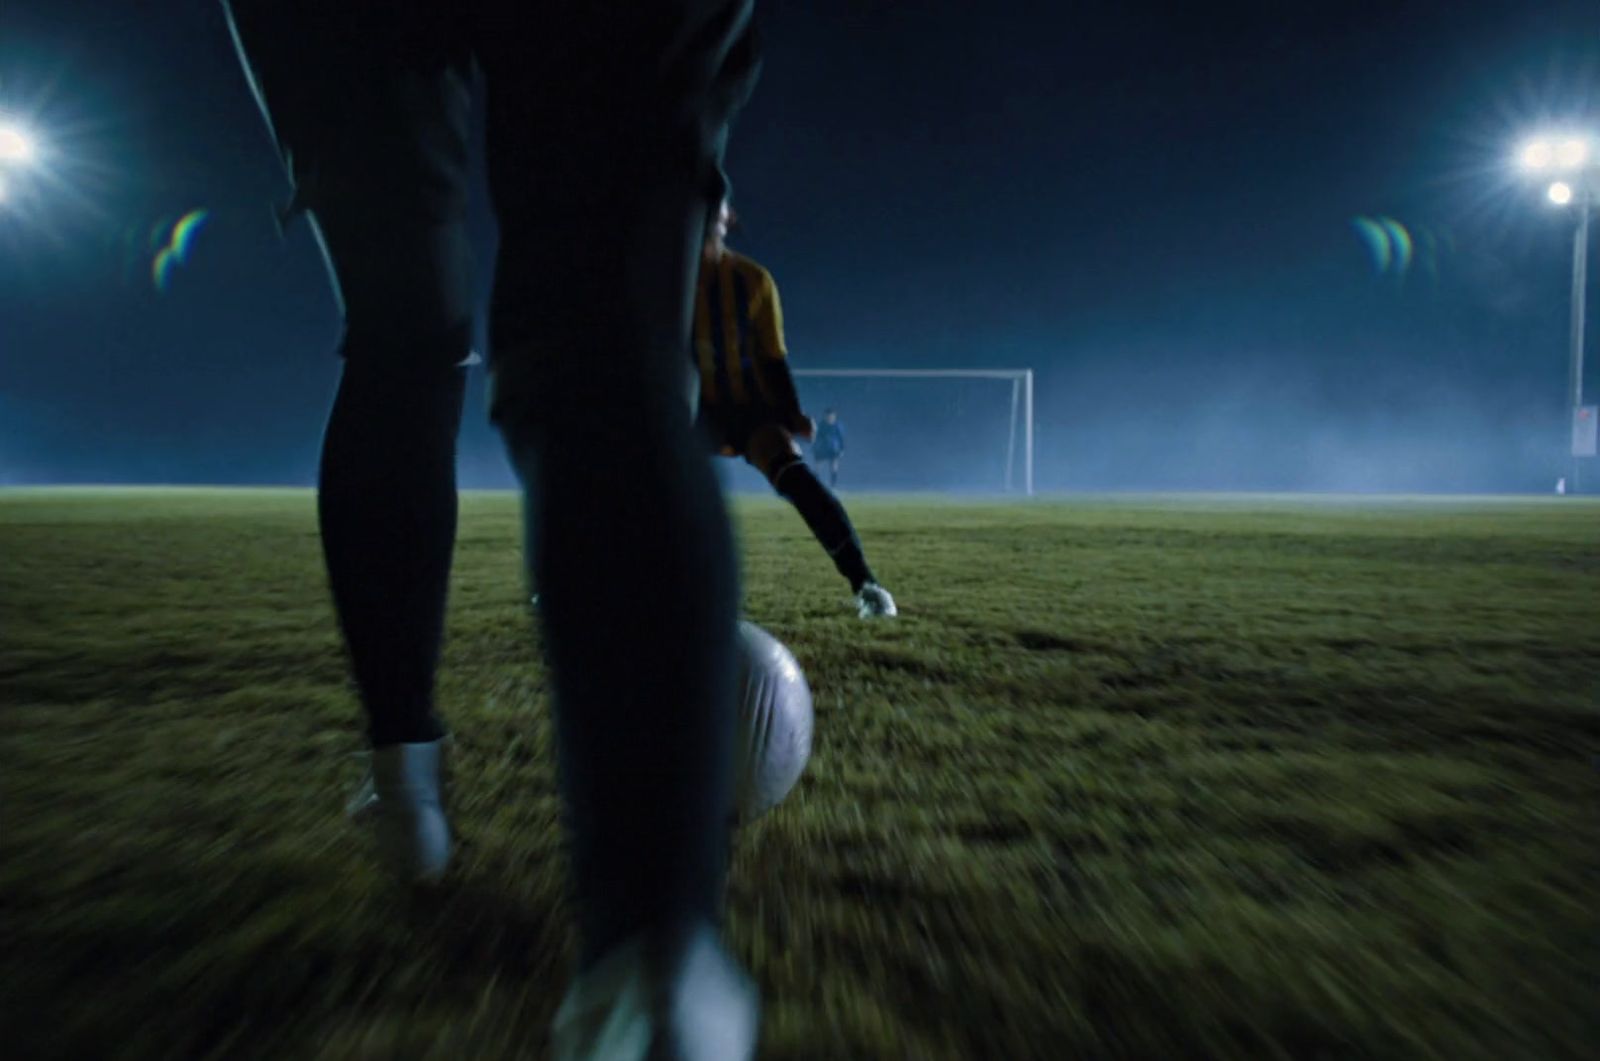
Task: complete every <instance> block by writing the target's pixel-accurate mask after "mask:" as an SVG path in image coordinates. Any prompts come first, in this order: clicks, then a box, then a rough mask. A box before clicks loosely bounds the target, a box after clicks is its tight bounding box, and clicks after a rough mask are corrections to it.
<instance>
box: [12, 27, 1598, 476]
mask: <svg viewBox="0 0 1600 1061" xmlns="http://www.w3.org/2000/svg"><path fill="white" fill-rule="evenodd" d="M130 12H133V13H130ZM156 12H159V13H156ZM762 20H763V22H764V24H765V39H766V52H767V60H766V68H765V73H764V76H763V79H762V82H761V84H760V86H759V88H758V89H757V92H756V95H755V97H754V98H753V99H752V101H751V104H750V106H749V108H748V109H747V110H746V112H745V114H744V115H743V117H742V119H741V121H740V124H739V125H738V127H737V128H736V130H735V134H734V141H733V145H732V147H731V149H730V155H729V170H730V174H731V176H732V178H733V182H734V188H735V195H736V201H737V205H738V207H739V210H740V213H741V215H742V218H743V222H744V224H743V229H742V231H740V232H738V233H736V234H735V237H734V238H733V239H732V241H731V242H732V243H733V245H734V246H735V247H736V248H738V249H740V250H743V251H744V252H746V253H748V254H750V255H752V256H753V257H755V258H756V259H757V260H758V261H760V262H762V263H763V264H765V265H766V266H767V267H768V268H769V269H770V270H771V271H772V272H773V274H774V276H775V278H776V280H777V282H778V285H779V288H780V291H781V293H782V296H783V302H784V310H785V319H786V325H787V331H788V339H789V347H790V352H791V356H792V357H793V359H794V363H795V365H796V367H811V368H826V367H895V368H919V367H936V368H937V367H990V366H994V367H1005V368H1011V367H1017V368H1032V369H1034V370H1035V373H1036V380H1037V417H1038V483H1039V486H1040V487H1041V489H1045V490H1066V489H1095V490H1100V489H1266V490H1292V489H1310V490H1364V489H1378V490H1427V491H1457V490H1463V491H1464V490H1492V491H1547V490H1548V489H1549V488H1550V487H1551V486H1552V485H1553V483H1554V479H1555V477H1556V475H1558V474H1560V473H1561V472H1562V469H1563V467H1564V461H1563V450H1564V446H1565V442H1566V436H1565V430H1566V421H1565V412H1564V403H1565V401H1566V363H1567V360H1566V359H1567V347H1566V337H1567V322H1568V294H1569V276H1570V254H1571V222H1572V218H1571V215H1570V214H1567V213H1564V212H1563V211H1561V210H1558V209H1556V208H1554V207H1552V206H1550V205H1549V204H1548V203H1547V202H1546V201H1545V200H1544V198H1543V194H1542V187H1540V186H1537V185H1534V184H1531V183H1529V182H1527V181H1524V180H1523V179H1521V177H1520V176H1519V175H1518V174H1517V173H1515V172H1514V171H1513V170H1512V168H1511V166H1510V164H1509V163H1510V159H1511V153H1512V152H1513V151H1514V149H1515V147H1516V146H1517V143H1518V141H1519V140H1520V139H1521V138H1522V136H1523V135H1524V134H1525V133H1526V132H1528V131H1529V130H1532V129H1534V128H1537V127H1540V126H1542V125H1547V124H1549V123H1552V122H1558V121H1578V122H1580V123H1586V124H1587V127H1588V128H1590V129H1594V130H1595V131H1596V132H1600V4H1595V3H1593V2H1588V3H1562V2H1542V3H1527V2H1523V3H1470V2H1468V3H1456V4H1445V3H1361V2H1354V0H1345V2H1333V3H1284V2H1281V0H1279V2H1267V0H1262V2H1254V3H1232V4H1228V3H1224V4H1210V5H1201V4H1141V3H1127V4H1120V3H1119V4H1113V3H1094V4H1065V3H1051V4H1043V3H1037V4H1036V3H1021V2H1019V3H981V2H977V0H922V2H918V0H903V2H892V3H891V2H872V0H856V2H844V0H807V2H801V0H789V2H784V3H776V2H769V3H767V4H766V5H765V8H764V10H763V12H762ZM0 111H6V112H9V113H11V114H14V115H21V116H23V117H25V118H27V119H28V120H29V121H30V122H31V123H32V124H33V125H34V126H35V127H36V128H37V130H38V131H39V133H40V134H41V136H42V137H44V138H45V140H46V143H47V151H48V153H47V155H46V157H45V158H44V159H43V160H42V163H43V164H42V165H41V167H40V168H39V169H38V171H36V172H33V173H19V174H16V175H14V176H13V177H12V178H11V179H10V180H9V181H8V188H9V191H10V195H9V196H8V198H7V201H6V202H4V203H0V484H3V483H13V484H15V483H42V482H165V483H180V482H181V483H287V484H306V483H309V482H311V480H312V476H313V474H314V469H315V456H316V451H317V446H318V442H319V434H320V430H321V422H322V419H323V416H324V415H325V413H326V409H327V406H328V403H329V401H330V400H331V396H332V389H333V386H334V382H335V380H336V377H337V372H338V362H337V359H336V358H335V357H334V355H333V349H334V347H335V344H336V342H337V339H338V333H339V322H338V319H337V313H336V309H335V304H334V301H333V298H332V295H331V293H330V289H329V287H328V284H327V281H326V278H325V275H324V272H323V269H322V266H321V263H320V259H319V257H318V255H317V253H316V250H315V247H314V245H313V243H312V240H311V238H310V236H309V233H308V231H307V230H306V229H305V227H304V226H300V227H298V228H295V229H292V230H291V231H290V233H289V235H288V236H287V238H284V239H280V238H279V236H278V234H277V230H276V227H275V225H274V222H273V219H272V211H273V209H274V207H275V206H277V205H279V204H281V203H282V202H283V201H284V199H285V198H286V196H287V187H286V184H285V182H284V180H283V177H282V175H281V172H280V170H279V168H278V165H277V161H276V158H275V155H274V153H273V151H272V148H271V145H270V143H269V141H268V138H267V134H266V132H265V129H264V127H263V125H262V123H261V121H260V119H259V117H258V115H257V113H256V111H255V108H254V103H253V101H252V100H251V98H250V97H249V95H248V92H247V90H246V87H245V83H244V80H243V77H242V76H241V74H240V72H239V69H238V66H237V62H236V59H235V57H234V54H233V51H232V47H231V44H230V41H229V39H228V36H227V32H226V28H225V24H224V21H223V18H222V15H221V12H220V9H219V7H218V5H217V4H216V3H214V2H212V0H181V2H180V0H172V2H167V3H162V4H159V5H157V4H133V3H129V2H127V0H0ZM197 209H202V210H205V211H207V212H208V213H207V215H206V217H205V219H204V222H203V223H202V224H200V225H199V226H198V228H197V229H196V230H195V231H194V232H193V234H192V236H191V237H190V239H189V241H188V247H187V254H186V255H183V256H181V257H182V260H181V261H179V260H178V257H179V256H176V255H169V259H170V260H169V261H168V263H167V272H166V273H165V274H164V279H165V283H164V284H163V285H160V286H158V285H157V283H156V282H155V278H154V277H153V276H152V271H151V263H152V259H153V258H154V257H155V256H156V254H157V253H158V252H159V251H160V250H161V248H162V247H163V246H164V245H166V244H167V243H168V241H169V240H170V238H171V234H172V228H173V225H174V223H175V222H176V221H178V219H180V218H182V217H183V216H184V215H186V214H189V213H190V212H191V211H194V210H197ZM475 214H476V217H477V227H478V229H479V230H480V232H481V234H482V237H483V239H482V245H483V262H484V270H483V277H484V285H483V286H484V290H485V292H487V277H488V274H489V269H488V266H489V263H490V262H491V261H492V226H491V224H490V221H489V212H488V210H487V207H486V205H485V203H484V202H483V196H482V195H481V194H480V195H479V200H478V202H477V204H476V206H475ZM1360 218H1370V219H1374V220H1376V219H1382V218H1389V219H1393V220H1394V221H1396V222H1398V223H1399V225H1401V226H1403V227H1404V229H1405V231H1406V233H1407V235H1408V237H1409V239H1410V241H1411V244H1412V248H1413V252H1412V255H1411V258H1410V260H1409V264H1408V266H1407V267H1406V268H1404V269H1402V268H1401V267H1400V266H1401V264H1402V261H1401V260H1400V259H1398V258H1396V259H1394V260H1391V261H1390V262H1389V264H1388V268H1386V269H1385V268H1381V264H1382V263H1381V259H1380V257H1379V256H1378V255H1377V254H1375V251H1376V250H1381V249H1382V248H1381V247H1376V246H1375V245H1374V244H1372V243H1370V242H1368V241H1366V240H1364V239H1363V235H1362V228H1361V226H1360V225H1359V224H1358V223H1357V222H1358V219H1360ZM1596 273H1600V268H1595V269H1593V270H1591V277H1593V276H1594V275H1595V274H1596ZM1591 286H1592V285H1591ZM1591 316H1592V319H1593V317H1597V316H1600V312H1596V313H1593V314H1592V315H1591ZM1597 331H1600V322H1596V324H1595V325H1593V326H1592V327H1591V334H1594V333H1595V332H1597ZM1590 349H1591V350H1593V349H1594V344H1593V343H1592V342H1591V344H1590ZM1593 360H1595V359H1594V358H1593V357H1591V364H1592V362H1593ZM1597 378H1600V373H1597V372H1594V371H1591V372H1590V374H1589V383H1588V386H1589V388H1590V390H1591V393H1595V394H1600V391H1595V389H1594V388H1595V386H1596V380H1597ZM482 382H483V377H482V375H481V372H480V374H479V375H478V377H477V379H476V380H475V386H474V392H475V394H474V399H473V404H472V405H471V406H470V408H469V411H468V417H467V418H468V424H467V427H466V429H465V431H464V434H463V439H462V478H463V483H464V485H468V486H505V485H509V483H510V478H509V475H508V474H507V472H506V471H505V466H504V461H503V459H502V457H501V454H500V449H499V444H498V440H497V437H496V436H495V435H494V433H493V432H492V431H491V430H490V429H489V428H488V426H487V425H486V423H485V422H484V414H483V402H482V395H481V391H482ZM802 396H803V397H805V398H806V399H807V403H808V405H810V406H812V407H813V411H820V406H821V405H822V404H824V403H827V404H834V405H837V406H838V407H839V408H840V411H841V413H842V414H843V416H844V419H845V421H846V423H847V424H848V425H849V428H850V431H851V439H852V446H853V453H852V459H853V460H854V461H855V464H854V468H855V470H856V474H857V477H858V478H857V481H858V482H862V483H867V484H873V483H881V484H883V485H908V486H946V487H951V488H957V487H959V488H973V489H982V488H985V487H988V488H993V487H994V486H996V485H998V484H997V483H996V482H995V481H994V479H993V472H994V468H995V464H996V457H997V456H998V457H999V458H1000V459H1002V460H1003V456H1004V452H1003V451H1004V424H1005V416H1006V413H1007V401H1008V397H1009V396H1008V393H1007V392H1005V391H1004V389H1003V387H1001V386H1000V385H992V386H991V387H990V388H988V389H985V388H982V387H970V388H961V387H953V386H949V385H939V386H937V387H935V386H928V385H920V386H911V387H907V388H905V389H904V390H902V391H899V392H894V391H893V390H892V388H889V387H886V386H884V385H875V386H870V387H863V388H858V389H856V390H855V391H852V390H851V389H850V388H848V387H843V386H841V385H839V384H829V385H827V386H822V385H812V384H810V383H809V382H807V381H802ZM850 467H851V465H850V463H849V462H848V461H847V479H846V481H847V483H848V481H849V480H848V474H849V468H850Z"/></svg>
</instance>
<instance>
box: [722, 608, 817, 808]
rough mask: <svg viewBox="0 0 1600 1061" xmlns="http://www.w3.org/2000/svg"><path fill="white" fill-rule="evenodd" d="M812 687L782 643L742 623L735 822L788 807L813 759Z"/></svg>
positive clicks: (748, 624) (736, 748) (753, 626)
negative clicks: (787, 801)
mask: <svg viewBox="0 0 1600 1061" xmlns="http://www.w3.org/2000/svg"><path fill="white" fill-rule="evenodd" d="M812 717H813V716H812V711H811V687H810V686H808V685H807V684H806V676H805V675H804V674H803V673H802V672H801V670H800V664H798V663H796V662H795V658H794V655H793V654H792V653H790V651H789V650H788V649H787V648H785V647H784V644H783V642H781V641H779V640H778V639H777V638H775V637H773V636H772V635H771V634H769V633H767V632H766V631H765V630H763V629H761V627H759V626H757V625H756V624H755V623H751V622H743V621H741V622H740V623H739V729H738V738H737V743H736V745H735V754H736V755H737V756H738V761H739V768H738V773H737V775H736V778H735V787H734V819H735V821H737V822H741V823H742V822H748V821H751V820H753V819H755V818H759V817H760V816H761V815H763V814H765V813H766V812H767V811H769V810H771V809H772V808H773V807H776V806H777V805H778V804H779V803H781V802H782V801H783V797H785V796H787V795H788V794H789V790H790V789H792V788H794V786H795V782H797V781H799V780H800V775H801V773H803V772H804V771H805V768H806V760H807V759H809V758H811V724H812Z"/></svg>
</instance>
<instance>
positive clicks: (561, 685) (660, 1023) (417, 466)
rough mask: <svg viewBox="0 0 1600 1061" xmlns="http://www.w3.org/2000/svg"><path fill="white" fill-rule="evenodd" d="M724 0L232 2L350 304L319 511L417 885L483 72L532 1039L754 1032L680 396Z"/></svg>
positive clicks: (710, 577)
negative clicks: (552, 926) (544, 824)
mask: <svg viewBox="0 0 1600 1061" xmlns="http://www.w3.org/2000/svg"><path fill="white" fill-rule="evenodd" d="M750 6H751V5H750V2H749V0H672V2H662V3H656V4H650V5H635V4H631V3H621V2H620V0H619V2H617V3H604V4H603V3H594V4H575V5H573V4H555V3H551V4H542V5H529V4H511V3H509V2H495V0H482V2H481V3H479V4H477V5H445V4H438V5H422V4H417V5H401V6H398V7H393V8H391V7H389V6H387V5H373V4H364V3H351V4H340V5H323V4H317V3H313V2H312V0H234V2H233V3H232V4H231V5H230V11H231V15H232V20H233V25H234V30H235V34H236V37H237V39H238V41H239V42H240V46H241V51H242V53H243V54H244V55H245V57H246V60H247V66H248V68H249V69H250V70H251V71H252V74H253V84H254V87H255V89H256V91H257V95H258V98H260V100H261V101H262V104H263V107H264V110H265V112H266V113H267V115H268V120H269V123H270V124H271V125H272V127H273V130H274V133H275V135H276V137H277V140H278V144H279V147H280V150H281V151H282V153H283V155H284V158H285V162H286V164H287V165H288V168H289V171H290V174H291V176H292V177H293V179H294V182H295V197H296V199H295V204H296V206H297V207H301V208H304V209H306V210H308V211H309V212H310V213H311V215H312V217H313V219H314V221H315V223H316V225H317V229H318V231H319V234H320V236H321V238H322V241H323V245H324V247H325V249H326V251H327V257H328V259H329V263H330V266H331V268H332V271H333V274H334V278H335V282H336V284H337V286H338V288H339V291H340V294H341V300H342V303H343V306H344V311H345V319H346V335H345V341H344V344H343V352H344V355H345V359H346V369H345V373H344V377H343V379H342V381H341V384H340V390H339V395H338V397H337V399H336V401H335V407H334V411H333V414H332V416H331V418H330V422H329V427H328V434H327V438H326V441H325V446H324V456H323V464H322V476H321V484H320V487H321V488H320V491H319V512H320V514H321V522H322V529H323V536H324V543H325V553H326V555H327V560H328V569H329V578H330V582H331V584H332V586H333V594H334V600H335V604H336V607H337V609H338V612H339V618H340V625H341V629H342V630H343V632H344V635H345V639H346V643H347V645H348V646H349V650H350V654H351V660H352V668H353V670H354V672H355V675H356V681H357V685H358V687H359V689H360V692H361V697H362V703H363V705H364V706H365V708H366V710H367V714H368V718H369V725H370V734H371V738H372V742H373V745H374V748H375V755H374V779H375V781H376V784H377V792H376V795H377V807H378V810H379V811H380V812H381V813H380V822H381V823H382V822H386V823H387V825H386V826H382V827H381V828H382V829H383V830H386V832H387V834H388V837H389V838H388V840H387V841H386V844H385V846H386V848H387V849H388V850H389V851H390V852H391V855H392V856H396V861H397V862H398V863H399V866H398V867H397V868H400V869H401V870H402V871H403V872H405V873H407V874H409V875H410V876H412V877H413V878H420V879H432V878H434V877H437V876H438V875H439V874H440V873H442V871H443V869H444V866H445V864H446V863H447V861H448V857H449V833H448V826H447V824H446V822H445V818H444V815H443V812H442V808H441V799H440V793H439V773H440V762H439V749H440V738H441V737H442V735H443V726H442V725H441V724H440V723H439V721H438V719H437V717H436V716H435V713H434V711H433V704H432V687H433V675H434V670H435V667H436V665H437V661H438V655H439V644H440V639H441V634H442V620H443V612H444V602H445V588H446V585H447V583H448V576H449V565H450V555H451V551H452V547H453V538H454V529H455V518H456V511H455V506H456V500H455V485H454V442H455V435H456V431H457V428H458V426H459V420H460V410H461V397H462V391H463V381H462V372H463V369H462V367H461V366H462V365H463V364H464V362H465V360H466V358H467V356H468V354H469V343H470V334H471V324H470V322H471V315H470V311H469V307H470V301H471V299H470V290H471V288H470V278H469V276H468V272H467V260H468V249H467V241H466V233H465V228H464V224H463V221H464V212H465V211H464V206H465V187H466V184H465V171H466V157H467V155H466V148H465V144H466V129H467V123H466V115H467V98H468V95H467V82H466V71H467V68H468V67H467V64H468V61H469V57H475V58H476V59H477V60H478V62H479V63H481V65H482V68H483V70H484V73H485V79H486V83H487V90H488V99H489V108H490V113H489V162H490V179H491V187H492V190H493V195H494V203H495V209H496V214H497V216H498V219H499V221H500V226H501V246H500V254H499V261H498V263H497V274H496V283H495V296H494V318H493V322H492V327H493V339H494V364H493V371H494V399H493V410H494V418H495V421H496V423H497V424H498V425H499V426H500V429H501V431H502V433H503V435H504V437H505V440H506V445H507V449H508V452H509V453H510V455H511V459H512V462H513V464H514V465H515V467H516V468H517V470H518V471H519V473H520V474H521V475H522V477H523V481H524V484H525V489H526V491H527V493H528V495H529V496H528V498H527V502H528V503H527V508H526V510H527V511H528V512H529V513H530V514H531V517H530V526H529V527H528V540H529V546H530V548H529V553H530V563H531V565H532V569H533V574H534V576H535V577H534V579H533V582H534V584H536V585H538V586H539V587H540V592H541V608H542V609H543V611H544V616H545V629H546V638H545V642H546V646H547V651H548V653H549V658H550V662H551V665H552V668H553V671H554V679H555V689H556V716H557V717H556V721H557V737H558V745H559V752H560V775H561V784H562V792H563V796H564V799H565V803H566V808H567V815H568V830H569V834H570V839H571V843H572V848H573V870H574V877H575V880H574V885H575V891H576V895H577V905H578V913H579V930H580V935H581V939H582V952H583V957H582V967H581V969H580V976H579V979H578V980H577V982H576V983H575V984H574V987H573V989H572V991H571V992H570V993H569V995H568V997H567V999H566V1001H565V1002H564V1003H563V1005H562V1009H561V1012H560V1013H559V1014H558V1019H557V1029H556V1052H557V1055H558V1056H560V1057H584V1058H602V1057H604V1058H618V1059H622V1058H631V1057H638V1058H643V1057H646V1056H649V1057H652V1058H654V1057H660V1058H677V1057H683V1058H743V1057H747V1056H749V1054H750V1052H751V1051H752V1050H753V1048H754V1039H755V1028H756V1002H755V998H754V993H753V991H752V990H751V989H750V987H749V985H748V983H747V981H746V980H745V978H744V976H743V974H742V973H740V972H739V970H738V968H737V966H736V965H735V964H734V963H733V962H732V960H731V959H730V958H729V957H728V956H727V954H726V953H725V951H724V950H723V948H722V945H721V943H720V939H719V929H718V925H719V922H720V916H721V903H722V894H721V893H722V884H723V879H724V876H725V873H726V862H727V851H726V843H727V834H726V830H725V828H724V824H725V821H726V818H727V814H728V808H729V807H730V806H731V804H732V787H733V786H732V776H733V763H732V754H733V731H734V715H733V684H734V677H733V674H734V668H733V645H734V619H735V606H736V597H737V585H736V572H735V565H734V559H733V554H732V542H731V535H730V531H729V527H728V522H727V515H726V512H725V511H724V509H723V507H722V501H721V497H720V494H719V492H718V490H717V487H716V482H715V479H714V477H713V475H712V472H711V469H710V467H709V461H708V459H707V457H706V455H705V454H704V452H703V450H702V449H701V447H700V446H699V445H697V442H696V438H695V436H694V434H693V431H692V428H691V425H690V418H689V411H688V410H687V409H686V408H685V405H684V403H683V401H682V382H683V373H682V364H683V351H684V349H685V348H686V344H687V341H688V329H689V301H690V298H689V296H690V291H691V287H692V284H693V263H694V259H695V256H696V253H697V249H698V246H699V238H700V232H701V228H702V225H703V222H704V206H703V203H702V202H701V199H700V196H699V190H700V188H701V187H702V186H703V184H704V181H705V179H706V177H707V175H708V174H709V173H710V172H711V171H712V170H713V169H714V168H715V167H716V166H718V164H719V161H720V157H721V153H722V149H723V146H724V142H725V138H726V134H727V127H728V122H729V121H730V119H731V116H732V113H733V112H734V110H735V109H736V108H737V106H738V105H739V104H740V103H741V102H742V100H743V98H744V96H745V95H746V93H747V92H748V89H749V86H750V84H751V83H752V81H753V79H754V74H755V59H754V51H753V45H752V44H751V38H750V34H749V19H750ZM469 11H470V14H469V13H468V12H469ZM382 812H386V813H382Z"/></svg>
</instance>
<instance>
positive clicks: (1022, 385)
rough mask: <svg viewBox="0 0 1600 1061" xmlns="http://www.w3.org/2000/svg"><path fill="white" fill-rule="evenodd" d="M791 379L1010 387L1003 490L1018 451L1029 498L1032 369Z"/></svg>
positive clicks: (802, 371)
mask: <svg viewBox="0 0 1600 1061" xmlns="http://www.w3.org/2000/svg"><path fill="white" fill-rule="evenodd" d="M793 374H794V375H795V376H804V377H809V378H833V379H992V380H999V381H1004V382H1009V383H1010V384H1011V422H1010V430H1009V431H1008V432H1007V434H1006V490H1007V491H1008V492H1009V491H1010V490H1012V489H1013V483H1014V482H1015V474H1014V469H1015V467H1016V457H1017V450H1018V448H1019V432H1018V427H1019V426H1020V428H1021V432H1020V448H1021V450H1022V491H1023V493H1024V494H1025V495H1027V496H1028V497H1032V496H1033V369H1031V368H799V369H795V370H794V371H793Z"/></svg>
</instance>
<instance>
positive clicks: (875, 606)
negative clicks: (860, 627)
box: [856, 582, 900, 619]
mask: <svg viewBox="0 0 1600 1061" xmlns="http://www.w3.org/2000/svg"><path fill="white" fill-rule="evenodd" d="M856 608H857V612H856V614H857V615H860V616H861V618H863V619H875V618H879V617H882V618H885V619H893V618H894V617H895V616H896V615H899V614H900V609H898V608H896V607H895V606H894V598H893V597H891V596H890V595H889V591H888V590H886V589H884V588H883V587H882V586H880V585H878V584H877V583H876V582H868V583H867V584H866V585H864V586H862V587H861V589H860V591H859V592H857V593H856Z"/></svg>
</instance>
